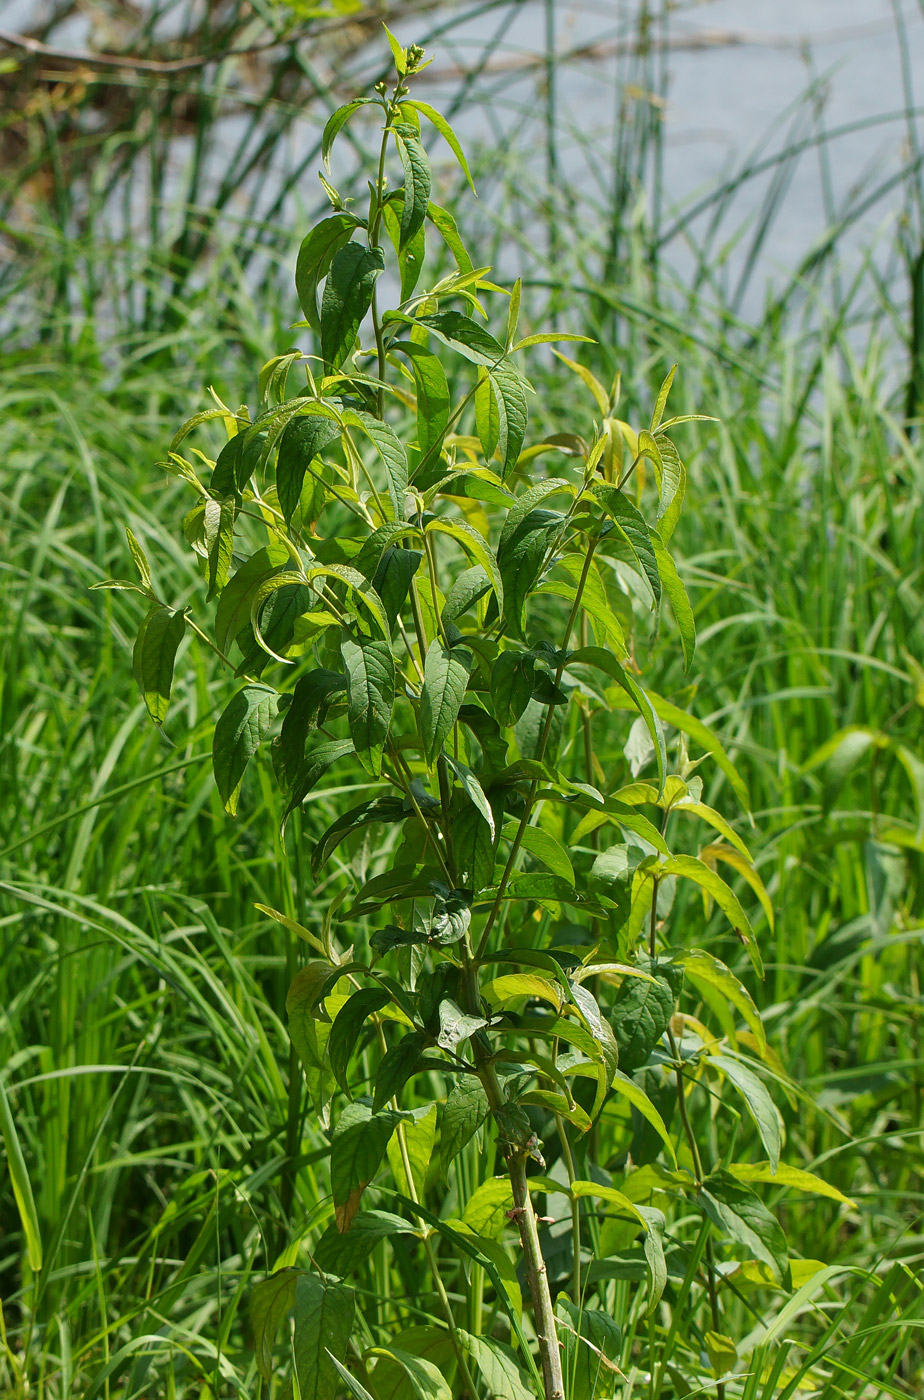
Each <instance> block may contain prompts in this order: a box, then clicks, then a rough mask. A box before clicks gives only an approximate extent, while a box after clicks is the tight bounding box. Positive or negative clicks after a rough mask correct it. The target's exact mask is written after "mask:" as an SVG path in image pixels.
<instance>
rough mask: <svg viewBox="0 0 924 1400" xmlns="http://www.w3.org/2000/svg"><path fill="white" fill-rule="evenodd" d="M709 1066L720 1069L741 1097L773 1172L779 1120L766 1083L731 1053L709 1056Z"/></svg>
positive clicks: (778, 1135) (777, 1149)
mask: <svg viewBox="0 0 924 1400" xmlns="http://www.w3.org/2000/svg"><path fill="white" fill-rule="evenodd" d="M709 1068H710V1069H717V1070H719V1071H720V1072H721V1073H722V1074H723V1075H724V1076H725V1078H726V1079H728V1080H729V1082H730V1083H732V1084H734V1086H735V1088H736V1089H737V1090H738V1093H739V1094H740V1095H741V1097H742V1098H743V1099H744V1105H745V1108H746V1109H747V1111H748V1113H749V1114H750V1115H751V1117H752V1118H753V1120H754V1124H755V1126H756V1128H757V1131H758V1133H759V1134H760V1140H761V1142H762V1143H763V1145H764V1151H765V1152H766V1154H767V1156H768V1158H769V1159H770V1167H771V1170H773V1171H776V1169H777V1167H778V1166H779V1165H780V1119H779V1114H778V1113H777V1111H776V1109H775V1107H774V1105H773V1100H772V1099H771V1097H770V1095H769V1093H768V1092H767V1086H766V1085H765V1084H764V1082H763V1080H762V1079H760V1078H759V1077H758V1076H757V1075H756V1074H755V1073H754V1071H753V1070H752V1069H749V1068H748V1066H747V1065H745V1064H742V1063H741V1061H740V1060H738V1059H736V1058H735V1057H734V1056H732V1055H710V1057H709Z"/></svg>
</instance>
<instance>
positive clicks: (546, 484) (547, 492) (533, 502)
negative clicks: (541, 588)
mask: <svg viewBox="0 0 924 1400" xmlns="http://www.w3.org/2000/svg"><path fill="white" fill-rule="evenodd" d="M560 491H566V492H568V493H569V494H570V495H573V494H574V487H573V486H572V485H571V482H570V481H566V480H565V479H564V477H557V476H553V477H548V478H547V479H546V480H545V481H540V482H538V483H537V484H536V485H535V486H531V487H530V488H529V490H528V491H524V492H523V493H522V495H520V496H517V498H516V500H515V501H514V503H513V505H512V506H511V507H510V509H509V511H508V512H507V518H506V520H505V521H504V525H503V528H502V530H501V535H500V545H501V546H502V547H503V546H505V545H507V544H508V543H509V542H510V541H511V539H512V538H513V536H514V535H515V534H516V533H517V531H518V529H519V527H520V525H521V524H522V523H523V521H524V520H525V519H526V517H527V516H528V515H529V514H530V513H531V512H532V511H534V510H535V509H536V507H537V506H539V505H541V504H542V502H543V501H544V500H546V499H547V497H549V496H556V495H558V493H559V492H560Z"/></svg>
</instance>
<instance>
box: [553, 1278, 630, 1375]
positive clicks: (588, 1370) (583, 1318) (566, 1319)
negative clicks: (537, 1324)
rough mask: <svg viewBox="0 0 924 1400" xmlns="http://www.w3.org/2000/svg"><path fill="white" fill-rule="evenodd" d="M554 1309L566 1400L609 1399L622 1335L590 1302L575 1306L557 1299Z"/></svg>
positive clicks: (617, 1370)
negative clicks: (563, 1368) (560, 1340)
mask: <svg viewBox="0 0 924 1400" xmlns="http://www.w3.org/2000/svg"><path fill="white" fill-rule="evenodd" d="M556 1307H557V1310H558V1313H559V1330H560V1334H561V1338H562V1342H563V1343H564V1358H563V1364H564V1367H565V1375H566V1376H567V1377H568V1400H595V1398H596V1397H600V1396H604V1395H605V1396H610V1395H612V1394H613V1393H614V1391H613V1377H614V1373H618V1372H619V1366H618V1364H617V1362H618V1359H619V1356H620V1354H621V1351H622V1346H621V1343H622V1333H621V1332H620V1329H619V1327H618V1326H617V1324H616V1322H615V1321H614V1319H613V1318H611V1317H610V1316H609V1314H608V1313H605V1312H603V1311H601V1309H600V1308H596V1307H593V1306H590V1299H589V1298H588V1299H587V1300H586V1301H584V1302H582V1305H581V1306H580V1307H578V1306H576V1305H575V1304H574V1303H572V1302H571V1301H570V1299H568V1298H565V1297H564V1296H560V1297H559V1298H558V1300H557V1303H556Z"/></svg>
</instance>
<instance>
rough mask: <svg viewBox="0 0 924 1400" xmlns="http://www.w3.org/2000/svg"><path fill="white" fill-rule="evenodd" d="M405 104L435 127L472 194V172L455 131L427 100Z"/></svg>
mask: <svg viewBox="0 0 924 1400" xmlns="http://www.w3.org/2000/svg"><path fill="white" fill-rule="evenodd" d="M405 106H407V107H413V109H414V111H415V112H419V113H420V114H421V116H422V117H426V119H427V121H428V122H432V124H433V125H434V126H435V127H436V129H437V131H438V132H439V134H440V135H441V136H442V138H443V140H444V141H445V142H446V144H447V146H448V147H449V149H450V150H451V151H452V153H453V155H454V156H455V158H456V160H457V161H458V162H459V165H460V166H461V168H462V173H463V174H464V176H465V178H466V180H467V181H468V183H469V187H470V188H471V191H472V194H474V193H475V184H474V181H473V180H472V173H471V171H470V170H469V168H468V161H467V160H466V159H465V153H464V152H463V150H462V147H461V146H460V144H459V138H458V137H457V136H456V133H455V132H454V131H453V129H452V127H451V126H450V125H449V123H448V121H447V120H446V118H445V117H444V116H443V114H442V112H438V111H437V110H436V108H435V107H431V106H430V104H429V102H420V101H418V100H417V99H416V98H414V99H411V100H409V101H408V102H407V103H405Z"/></svg>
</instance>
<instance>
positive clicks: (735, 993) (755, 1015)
mask: <svg viewBox="0 0 924 1400" xmlns="http://www.w3.org/2000/svg"><path fill="white" fill-rule="evenodd" d="M671 962H674V963H677V964H678V965H679V966H681V967H682V968H683V971H684V975H685V976H686V977H688V978H689V979H690V981H691V982H692V983H693V985H694V986H699V984H705V986H704V988H703V994H704V995H705V993H706V991H708V990H709V989H710V988H714V989H715V991H717V992H718V993H719V994H720V995H721V996H722V997H723V998H724V999H725V1001H727V1002H728V1003H729V1005H730V1006H733V1007H734V1008H735V1010H736V1011H737V1012H738V1013H739V1014H740V1015H741V1017H742V1019H743V1020H744V1022H745V1023H746V1025H747V1026H748V1027H749V1028H750V1030H751V1031H752V1033H753V1035H754V1038H755V1039H756V1041H757V1044H758V1048H759V1050H760V1052H761V1053H763V1052H764V1051H765V1050H766V1048H767V1034H766V1032H765V1030H764V1027H763V1022H762V1021H761V1019H760V1012H759V1011H758V1010H757V1007H756V1006H755V1005H754V1002H753V1000H752V998H751V994H750V992H749V991H748V989H747V987H745V986H744V984H743V983H742V982H741V981H739V979H738V978H737V977H736V976H735V974H734V973H733V972H732V971H731V969H730V968H728V967H726V966H725V964H724V963H723V962H720V961H719V959H718V958H716V957H714V956H713V954H712V953H707V952H705V951H704V950H703V949H701V948H692V949H690V950H689V951H686V950H684V951H679V952H675V953H672V954H671Z"/></svg>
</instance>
